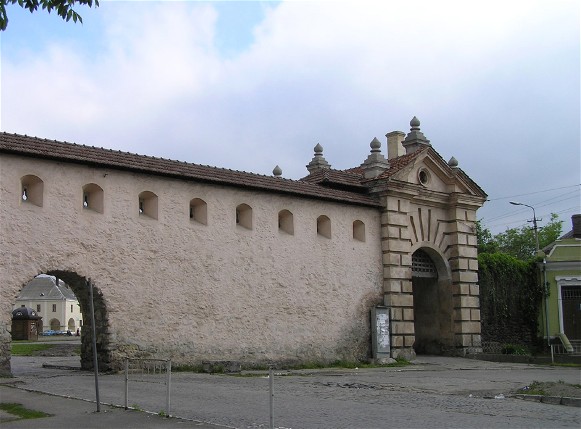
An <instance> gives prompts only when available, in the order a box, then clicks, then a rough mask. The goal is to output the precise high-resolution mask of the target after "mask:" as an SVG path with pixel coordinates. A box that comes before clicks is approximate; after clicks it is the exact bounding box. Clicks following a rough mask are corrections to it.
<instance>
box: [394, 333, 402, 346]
mask: <svg viewBox="0 0 581 429" xmlns="http://www.w3.org/2000/svg"><path fill="white" fill-rule="evenodd" d="M391 346H392V347H403V336H402V335H392V336H391Z"/></svg>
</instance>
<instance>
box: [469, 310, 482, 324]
mask: <svg viewBox="0 0 581 429" xmlns="http://www.w3.org/2000/svg"><path fill="white" fill-rule="evenodd" d="M470 320H474V321H478V322H480V310H478V309H475V308H471V309H470Z"/></svg>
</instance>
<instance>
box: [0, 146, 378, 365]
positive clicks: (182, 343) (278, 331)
mask: <svg viewBox="0 0 581 429" xmlns="http://www.w3.org/2000/svg"><path fill="white" fill-rule="evenodd" d="M28 174H33V175H36V176H38V177H40V178H41V179H42V180H43V181H44V203H43V207H36V206H34V205H32V204H30V203H28V202H23V201H22V200H21V196H20V190H21V185H20V178H21V177H22V176H24V175H28ZM281 180H282V179H281ZM88 183H96V184H98V185H99V186H100V187H101V188H103V190H104V214H100V213H96V212H92V211H90V210H86V209H84V208H83V205H82V187H83V185H85V184H88ZM142 191H152V192H154V193H155V194H157V195H158V198H159V200H158V206H159V210H158V213H159V216H158V220H153V219H147V218H144V217H143V216H139V213H138V194H139V193H140V192H142ZM192 198H201V199H203V200H204V201H206V203H207V205H208V224H207V225H202V224H198V223H195V222H193V221H191V220H190V218H189V201H190V200H191V199H192ZM241 203H246V204H248V205H250V206H251V207H252V208H253V230H245V229H243V228H241V227H240V226H237V225H236V223H235V208H236V206H237V205H238V204H241ZM283 209H287V210H290V211H291V212H292V213H293V214H294V235H293V236H291V235H288V234H286V233H282V232H280V231H279V230H278V212H279V211H280V210H283ZM322 214H324V215H326V216H328V217H329V218H330V219H331V222H332V238H331V239H327V238H324V237H321V236H317V231H316V219H317V217H318V216H319V215H322ZM357 219H359V220H361V221H363V222H364V223H365V227H366V241H365V242H360V241H356V240H354V239H353V237H352V223H353V221H354V220H357ZM0 225H1V226H0V228H1V234H0V246H1V248H2V254H3V257H2V260H1V261H0V270H1V271H0V273H1V274H0V275H1V277H2V279H3V281H2V287H1V288H0V294H1V295H0V296H1V301H0V302H1V304H0V314H1V318H2V319H1V320H2V325H1V326H0V336H1V338H2V340H3V350H4V351H5V350H6V343H7V342H8V341H9V329H10V317H11V310H12V306H13V304H14V302H15V298H16V296H17V295H18V293H19V290H20V289H21V288H22V286H23V285H24V284H25V283H26V282H27V281H29V280H30V279H32V278H33V277H34V276H35V275H37V274H39V273H43V272H47V271H51V270H65V271H70V272H75V273H77V274H79V275H80V276H83V277H87V278H88V277H90V278H91V279H92V281H93V283H94V285H95V287H96V288H98V290H100V291H101V292H102V294H103V298H104V300H105V303H106V306H107V309H108V316H109V324H110V329H109V331H110V340H111V342H112V344H113V345H114V346H115V347H114V353H116V354H117V357H120V356H122V355H124V354H125V353H135V351H136V350H140V352H147V353H152V354H153V355H155V356H158V357H171V358H173V359H174V361H176V362H178V363H199V362H200V361H202V360H205V359H221V360H242V361H247V362H264V361H268V360H274V361H312V360H319V361H332V360H335V359H355V358H360V357H365V356H366V354H367V353H368V350H369V347H370V339H369V326H368V325H369V322H368V321H369V309H370V308H371V307H372V306H373V305H376V304H380V303H382V296H383V294H382V261H381V243H380V215H379V210H377V209H372V208H365V207H358V206H353V205H347V204H337V203H329V202H324V201H320V200H313V199H301V198H296V197H292V196H283V195H276V194H269V193H263V192H255V191H245V190H242V189H237V188H229V187H221V186H214V185H206V184H199V183H191V182H186V181H180V180H176V179H169V178H163V177H158V176H151V175H144V174H133V173H129V172H123V171H116V170H112V169H102V168H91V167H86V166H81V165H75V164H66V163H60V162H55V161H49V160H38V159H31V158H22V157H18V156H12V155H6V154H2V155H1V156H0ZM4 354H5V353H4Z"/></svg>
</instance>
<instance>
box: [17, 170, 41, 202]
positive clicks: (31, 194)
mask: <svg viewBox="0 0 581 429" xmlns="http://www.w3.org/2000/svg"><path fill="white" fill-rule="evenodd" d="M20 187H21V189H20V196H21V197H20V198H21V201H22V202H25V203H30V204H34V205H35V206H38V207H42V201H43V193H44V182H43V181H42V180H41V179H40V178H39V177H37V176H33V175H31V174H29V175H27V176H23V177H21V178H20Z"/></svg>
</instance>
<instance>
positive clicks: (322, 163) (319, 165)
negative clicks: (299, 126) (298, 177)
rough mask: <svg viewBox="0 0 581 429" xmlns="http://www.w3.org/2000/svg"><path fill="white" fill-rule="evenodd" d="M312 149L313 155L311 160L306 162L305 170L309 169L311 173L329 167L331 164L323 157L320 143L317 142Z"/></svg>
mask: <svg viewBox="0 0 581 429" xmlns="http://www.w3.org/2000/svg"><path fill="white" fill-rule="evenodd" d="M314 150H315V156H314V157H313V159H312V160H311V162H309V163H308V164H307V170H308V171H309V173H312V172H313V171H316V170H321V169H326V168H327V169H328V168H331V165H330V164H329V163H328V162H327V160H326V159H325V158H324V157H323V146H321V144H320V143H317V145H316V146H315V148H314Z"/></svg>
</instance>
